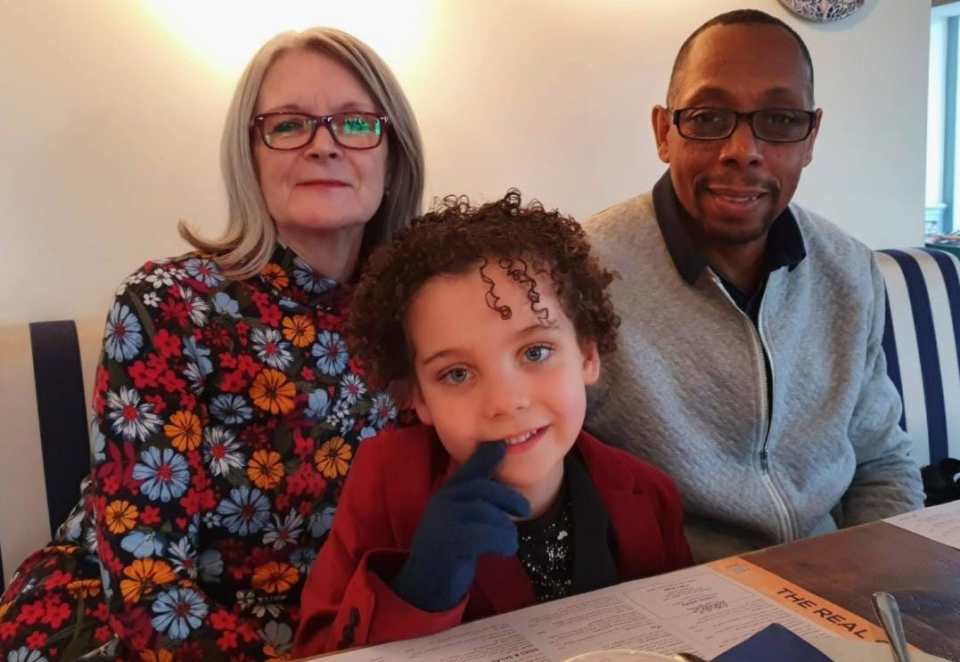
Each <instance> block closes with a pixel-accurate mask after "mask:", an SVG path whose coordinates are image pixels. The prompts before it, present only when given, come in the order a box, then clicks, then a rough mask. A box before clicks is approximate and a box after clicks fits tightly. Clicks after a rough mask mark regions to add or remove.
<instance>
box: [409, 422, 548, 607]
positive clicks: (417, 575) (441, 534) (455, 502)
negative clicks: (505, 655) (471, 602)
mask: <svg viewBox="0 0 960 662" xmlns="http://www.w3.org/2000/svg"><path fill="white" fill-rule="evenodd" d="M506 452H507V450H506V444H505V443H504V442H502V441H496V442H487V443H482V444H480V445H479V446H477V449H476V450H475V451H474V453H473V455H471V456H470V458H469V459H468V460H467V461H466V462H465V463H464V464H463V466H462V467H460V469H459V470H457V472H456V473H455V474H454V475H453V476H452V477H451V479H450V481H449V482H448V483H447V484H446V485H444V486H443V487H442V488H441V489H440V490H438V491H437V493H436V494H434V495H433V496H432V497H431V498H430V501H429V502H428V503H427V507H426V509H425V510H424V511H423V517H421V518H420V524H419V525H418V526H417V532H416V534H415V535H414V537H413V541H412V543H411V545H410V556H409V558H408V559H407V562H406V563H405V564H404V566H403V567H402V568H401V569H400V572H399V573H397V576H396V577H395V578H394V580H393V583H392V587H393V590H394V592H395V593H396V594H397V595H399V596H400V597H401V598H403V599H404V600H405V601H406V602H409V603H410V604H412V605H413V606H415V607H417V608H418V609H422V610H424V611H446V610H448V609H451V608H452V607H454V606H455V605H456V604H457V603H458V602H460V600H462V599H463V596H464V595H465V594H466V592H467V590H468V589H469V588H470V585H471V584H472V583H473V577H474V572H475V571H476V566H477V557H478V556H479V555H480V554H502V555H504V556H510V555H512V554H516V552H517V527H516V525H515V524H514V523H513V520H511V519H510V518H511V516H513V517H529V516H530V505H529V504H528V503H527V500H526V499H524V498H523V497H522V496H521V495H520V494H519V493H518V492H516V491H515V490H513V489H511V488H509V487H507V486H506V485H503V484H502V483H498V482H496V481H495V480H493V478H492V476H493V472H494V471H495V470H496V468H497V466H498V465H499V464H500V462H501V460H503V456H504V455H505V454H506Z"/></svg>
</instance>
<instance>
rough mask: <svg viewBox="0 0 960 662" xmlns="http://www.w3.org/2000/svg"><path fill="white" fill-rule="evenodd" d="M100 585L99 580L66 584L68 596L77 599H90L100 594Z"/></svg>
mask: <svg viewBox="0 0 960 662" xmlns="http://www.w3.org/2000/svg"><path fill="white" fill-rule="evenodd" d="M101 586H102V584H101V583H100V580H99V579H78V580H76V581H73V582H70V583H69V584H67V590H68V591H69V592H70V595H72V596H73V597H75V598H77V599H78V600H79V599H80V598H92V597H93V596H95V595H99V594H100V588H101Z"/></svg>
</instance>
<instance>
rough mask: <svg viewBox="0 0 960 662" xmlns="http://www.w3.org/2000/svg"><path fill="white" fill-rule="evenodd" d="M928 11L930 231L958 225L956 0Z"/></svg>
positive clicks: (959, 9)
mask: <svg viewBox="0 0 960 662" xmlns="http://www.w3.org/2000/svg"><path fill="white" fill-rule="evenodd" d="M933 5H934V7H933V10H932V12H931V14H930V72H929V75H930V83H929V91H928V97H927V182H926V201H925V213H924V221H925V226H926V233H927V234H928V235H932V234H940V233H944V234H945V233H949V232H953V231H954V230H958V229H960V215H958V209H957V207H958V206H960V205H958V203H960V168H958V167H957V166H958V165H960V160H958V156H960V154H958V149H957V148H958V147H960V142H958V140H957V135H958V128H960V127H958V125H957V120H958V113H957V70H958V49H957V41H958V40H957V37H958V32H960V0H950V1H947V0H934V1H933Z"/></svg>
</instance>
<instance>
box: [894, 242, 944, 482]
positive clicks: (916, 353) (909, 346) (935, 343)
mask: <svg viewBox="0 0 960 662" xmlns="http://www.w3.org/2000/svg"><path fill="white" fill-rule="evenodd" d="M876 256H877V262H878V264H879V265H880V271H881V272H882V273H883V279H884V282H885V284H886V288H887V319H886V328H885V330H884V337H883V349H884V352H885V353H886V358H887V374H889V375H890V379H891V380H892V381H893V383H894V384H895V385H896V387H897V390H898V391H899V392H900V397H901V399H902V400H903V416H902V417H901V419H900V426H901V427H902V428H903V429H904V430H906V431H907V434H908V435H909V436H910V439H911V440H912V442H913V450H912V452H913V457H914V459H915V460H916V461H917V464H919V465H920V466H921V467H923V466H927V465H929V464H936V463H938V462H941V461H942V460H944V459H946V458H947V457H953V458H960V277H958V276H960V260H958V259H957V257H956V256H954V255H952V254H950V253H948V252H945V251H942V250H938V249H935V248H910V249H900V250H882V251H877V253H876Z"/></svg>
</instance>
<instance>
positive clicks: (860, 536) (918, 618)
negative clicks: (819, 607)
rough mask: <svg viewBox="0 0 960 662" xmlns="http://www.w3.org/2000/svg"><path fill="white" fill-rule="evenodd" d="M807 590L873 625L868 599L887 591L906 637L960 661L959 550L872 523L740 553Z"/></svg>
mask: <svg viewBox="0 0 960 662" xmlns="http://www.w3.org/2000/svg"><path fill="white" fill-rule="evenodd" d="M742 558H744V559H746V560H748V561H750V562H751V563H753V564H754V565H758V566H760V567H761V568H763V569H765V570H768V571H770V572H772V573H774V574H775V575H778V576H780V577H782V578H783V579H786V580H788V581H790V582H792V583H794V584H797V585H798V586H802V587H803V588H804V589H806V590H807V591H809V592H810V593H812V594H816V595H818V596H820V597H821V598H824V599H826V600H829V601H830V602H832V603H834V604H836V605H839V606H840V607H843V608H844V609H847V610H849V611H851V612H853V613H855V614H859V615H860V616H863V617H864V618H867V619H869V620H870V621H872V622H874V623H879V621H878V619H877V617H876V615H875V613H874V611H873V604H872V601H871V596H872V595H873V593H874V592H875V591H886V592H888V593H891V594H893V596H894V597H895V598H896V599H897V603H898V604H899V607H900V613H901V616H902V618H903V624H904V632H905V634H906V636H907V641H908V642H909V643H911V644H913V645H915V646H917V647H919V648H920V649H922V650H924V651H926V652H928V653H932V654H933V655H938V656H940V657H943V658H946V659H948V660H960V549H957V548H956V547H953V546H950V545H946V544H943V543H941V542H937V541H935V540H932V539H930V538H928V537H926V536H922V535H919V534H917V533H914V532H913V531H910V530H907V529H904V528H901V527H899V526H896V525H894V524H892V523H889V522H884V521H880V522H872V523H869V524H863V525H860V526H854V527H850V528H846V529H841V530H839V531H836V532H834V533H830V534H827V535H823V536H818V537H815V538H806V539H804V540H799V541H796V542H792V543H789V544H785V545H779V546H776V547H769V548H767V549H764V550H760V551H757V552H752V553H749V554H744V555H743V556H742Z"/></svg>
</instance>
